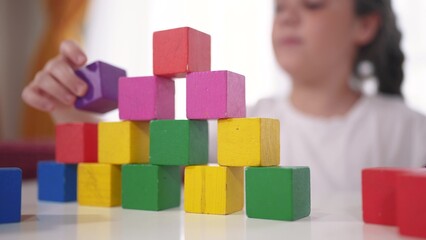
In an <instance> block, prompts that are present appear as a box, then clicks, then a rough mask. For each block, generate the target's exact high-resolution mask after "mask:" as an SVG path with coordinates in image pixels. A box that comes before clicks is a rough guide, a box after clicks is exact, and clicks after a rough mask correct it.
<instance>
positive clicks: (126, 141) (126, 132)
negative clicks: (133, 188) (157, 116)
mask: <svg viewBox="0 0 426 240" xmlns="http://www.w3.org/2000/svg"><path fill="white" fill-rule="evenodd" d="M98 131H99V162H100V163H110V164H127V163H148V162H149V122H131V121H125V122H102V123H99V129H98Z"/></svg>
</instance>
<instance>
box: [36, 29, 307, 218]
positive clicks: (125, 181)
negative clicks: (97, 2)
mask: <svg viewBox="0 0 426 240" xmlns="http://www.w3.org/2000/svg"><path fill="white" fill-rule="evenodd" d="M210 45H211V39H210V36H209V35H207V34H205V33H202V32H200V31H197V30H195V29H192V28H188V27H184V28H177V29H170V30H165V31H159V32H155V33H154V36H153V50H154V51H153V61H154V64H153V66H154V67H153V68H154V76H143V77H126V73H125V71H124V70H122V69H119V68H117V67H114V66H111V65H109V64H106V63H103V62H94V63H92V64H90V65H88V66H86V67H85V68H83V69H80V70H78V71H77V75H78V76H80V77H81V78H82V79H83V80H84V81H86V82H87V84H88V85H89V91H88V94H87V95H86V96H84V97H82V98H81V99H79V100H78V101H77V102H76V104H75V106H76V107H77V108H79V109H82V110H86V111H93V112H101V113H102V112H106V111H110V110H112V109H114V108H116V107H117V106H118V110H119V117H120V119H121V120H122V121H121V122H101V123H99V124H98V125H96V124H90V123H72V124H63V125H58V126H57V141H56V144H57V147H56V154H57V155H56V158H57V159H56V160H57V161H56V162H52V161H50V162H45V163H41V164H40V165H39V171H38V172H39V190H40V191H39V199H40V200H49V201H69V200H75V198H76V195H75V192H77V200H78V203H79V204H80V205H86V206H104V207H111V206H118V205H122V207H123V208H126V209H139V210H155V211H158V210H162V209H167V208H172V207H177V206H179V205H180V199H181V196H180V194H181V184H180V183H181V171H180V167H182V166H184V167H185V179H184V182H185V185H184V199H185V204H184V208H185V211H186V212H191V213H208V214H230V213H233V212H237V211H240V210H242V208H243V205H244V167H247V169H246V171H245V172H246V200H247V201H246V202H247V215H248V216H249V217H253V218H267V219H279V220H296V219H299V218H302V217H305V216H308V215H309V213H310V177H309V168H307V167H278V165H279V162H280V137H279V136H280V129H279V121H278V120H276V119H267V118H246V106H245V77H244V76H242V75H240V74H237V73H234V72H231V71H210V61H211V60H210ZM182 77H185V78H186V86H187V91H186V92H187V97H186V104H187V119H186V120H174V118H175V111H174V104H175V99H174V95H175V85H174V79H175V78H182ZM117 100H118V101H117ZM212 119H215V120H217V121H218V163H219V166H212V165H207V163H208V145H209V143H208V123H207V120H212ZM75 164H78V167H76V165H75ZM76 169H78V171H77V172H78V174H76ZM77 175H78V176H77ZM76 176H77V178H76ZM49 179H50V180H52V179H57V180H58V181H48V180H49ZM76 179H77V180H76ZM49 191H50V192H51V193H50V194H49V193H48V192H49Z"/></svg>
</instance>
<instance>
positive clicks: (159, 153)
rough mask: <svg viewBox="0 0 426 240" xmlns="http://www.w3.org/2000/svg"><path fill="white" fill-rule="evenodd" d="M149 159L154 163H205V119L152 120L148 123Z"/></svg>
mask: <svg viewBox="0 0 426 240" xmlns="http://www.w3.org/2000/svg"><path fill="white" fill-rule="evenodd" d="M150 132H151V145H150V162H151V164H154V165H173V166H187V165H199V164H207V162H208V152H209V146H208V144H209V143H208V141H209V140H208V125H207V121H195V120H153V121H151V125H150Z"/></svg>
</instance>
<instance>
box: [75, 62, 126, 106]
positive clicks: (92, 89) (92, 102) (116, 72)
mask: <svg viewBox="0 0 426 240" xmlns="http://www.w3.org/2000/svg"><path fill="white" fill-rule="evenodd" d="M75 73H76V74H77V76H79V77H80V78H81V79H82V80H83V81H85V82H86V83H87V85H88V89H87V92H86V94H85V95H84V96H83V97H79V98H77V101H76V102H75V107H76V108H78V109H81V110H85V111H91V112H98V113H106V112H109V111H111V110H114V109H116V108H117V101H118V79H119V78H120V77H123V76H126V71H125V70H123V69H121V68H118V67H115V66H112V65H110V64H107V63H105V62H101V61H96V62H93V63H91V64H89V65H87V66H85V67H83V68H81V69H78V70H77V71H76V72H75Z"/></svg>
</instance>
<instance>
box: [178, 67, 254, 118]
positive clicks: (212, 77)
mask: <svg viewBox="0 0 426 240" xmlns="http://www.w3.org/2000/svg"><path fill="white" fill-rule="evenodd" d="M186 116H187V118H188V119H220V118H243V117H246V101H245V77H244V76H243V75H240V74H237V73H233V72H230V71H212V72H193V73H188V75H187V82H186Z"/></svg>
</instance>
